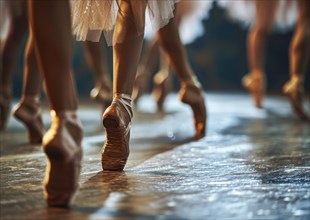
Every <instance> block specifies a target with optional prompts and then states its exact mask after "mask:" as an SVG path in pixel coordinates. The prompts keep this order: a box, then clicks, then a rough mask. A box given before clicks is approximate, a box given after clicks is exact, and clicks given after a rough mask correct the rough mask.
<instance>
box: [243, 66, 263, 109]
mask: <svg viewBox="0 0 310 220" xmlns="http://www.w3.org/2000/svg"><path fill="white" fill-rule="evenodd" d="M242 85H243V87H244V88H245V89H247V90H248V91H249V92H250V94H251V96H252V98H253V101H254V103H255V106H256V107H257V108H262V102H263V98H264V95H265V87H266V86H265V75H264V73H261V72H258V73H257V74H253V73H249V74H247V75H245V76H244V77H243V78H242Z"/></svg>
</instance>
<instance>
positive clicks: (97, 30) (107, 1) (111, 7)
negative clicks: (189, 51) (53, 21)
mask: <svg viewBox="0 0 310 220" xmlns="http://www.w3.org/2000/svg"><path fill="white" fill-rule="evenodd" d="M177 1H178V0H131V8H132V11H133V14H134V18H133V20H134V22H135V25H136V27H137V31H138V34H143V33H144V25H143V24H144V22H145V21H143V20H142V18H144V16H141V10H140V8H141V4H146V12H145V13H146V15H145V18H146V20H147V22H146V24H148V25H151V26H152V29H153V30H154V31H157V30H159V29H160V28H162V27H164V26H165V25H166V24H168V23H169V20H170V19H171V18H173V17H174V9H175V3H176V2H177ZM118 10H119V7H118V4H117V0H73V2H72V28H73V33H74V34H75V35H76V38H77V40H79V41H85V40H89V41H95V42H96V41H99V39H100V36H101V34H102V33H103V34H104V36H105V38H106V40H107V43H108V45H112V44H115V43H119V42H112V37H113V30H114V25H115V22H116V16H117V13H118ZM120 38H121V39H122V37H120Z"/></svg>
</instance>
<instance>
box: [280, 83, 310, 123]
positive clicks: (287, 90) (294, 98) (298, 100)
mask: <svg viewBox="0 0 310 220" xmlns="http://www.w3.org/2000/svg"><path fill="white" fill-rule="evenodd" d="M283 93H284V94H285V95H287V96H288V97H289V99H290V102H291V106H292V108H293V111H294V112H295V114H296V115H297V116H298V117H299V118H300V119H301V120H305V121H306V120H308V121H309V120H310V117H309V115H308V114H307V113H306V111H305V109H304V107H303V105H302V101H303V96H304V88H303V81H302V80H301V79H299V78H297V77H296V78H292V79H291V80H290V81H288V82H287V83H285V85H284V86H283Z"/></svg>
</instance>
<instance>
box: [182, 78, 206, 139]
mask: <svg viewBox="0 0 310 220" xmlns="http://www.w3.org/2000/svg"><path fill="white" fill-rule="evenodd" d="M179 98H180V100H181V101H182V102H183V103H186V104H188V105H190V107H191V108H192V111H193V114H194V125H195V130H196V133H195V139H200V138H202V137H204V136H205V133H206V120H207V110H206V106H205V100H204V93H203V90H202V89H201V86H200V85H199V83H198V82H195V81H189V82H185V83H182V85H181V90H180V92H179Z"/></svg>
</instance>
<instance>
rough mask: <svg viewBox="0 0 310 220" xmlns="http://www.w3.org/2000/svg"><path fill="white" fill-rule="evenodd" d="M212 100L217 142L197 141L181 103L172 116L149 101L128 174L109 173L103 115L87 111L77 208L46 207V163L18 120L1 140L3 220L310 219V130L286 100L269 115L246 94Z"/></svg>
mask: <svg viewBox="0 0 310 220" xmlns="http://www.w3.org/2000/svg"><path fill="white" fill-rule="evenodd" d="M206 102H207V105H208V111H209V118H208V135H207V136H206V137H205V138H203V139H201V140H199V141H193V140H192V139H191V137H192V135H193V134H194V130H193V126H192V118H191V111H190V109H189V108H188V107H187V106H185V105H183V104H182V103H180V102H179V101H178V100H177V96H176V95H170V96H169V97H168V100H167V102H166V106H165V107H166V108H165V109H166V113H164V114H159V113H155V112H156V109H155V104H154V101H153V100H152V98H151V97H150V96H144V97H142V99H141V100H140V102H139V103H138V105H137V106H136V111H135V116H134V122H133V125H132V140H131V156H130V158H129V162H128V165H127V166H126V169H125V171H124V172H102V171H101V164H100V150H101V146H102V145H103V143H104V140H105V134H104V130H103V128H102V127H101V122H100V110H99V108H98V107H97V106H96V105H95V104H92V103H82V104H81V108H80V110H79V116H80V118H81V120H82V123H83V126H84V130H85V137H84V141H83V149H84V158H83V170H82V175H81V180H80V191H79V192H78V194H77V196H76V199H75V200H74V202H73V204H72V206H71V208H70V209H59V208H47V207H46V205H45V202H44V200H43V192H42V178H43V175H44V169H45V163H46V161H45V156H44V154H43V153H42V150H41V148H40V146H38V145H29V144H27V135H26V132H25V129H24V128H23V126H22V125H20V124H19V123H18V122H16V121H15V120H14V119H12V118H11V119H10V122H9V125H8V129H7V130H6V131H5V132H2V133H1V148H0V150H1V157H0V175H1V176H0V177H1V178H0V181H1V197H0V205H1V206H0V218H1V219H42V218H43V219H119V218H121V219H122V218H128V219H309V218H310V213H309V210H310V204H309V201H310V191H309V189H310V150H309V149H310V147H309V144H310V137H309V134H310V126H309V125H308V124H307V123H302V122H300V121H299V120H298V119H297V118H296V117H295V116H294V115H293V114H292V112H291V109H290V106H289V103H288V102H287V100H286V99H285V98H284V97H271V98H268V99H267V100H266V102H265V109H260V110H259V109H255V107H253V106H252V102H251V100H250V98H249V97H248V96H247V95H239V94H207V100H206ZM308 110H309V109H308ZM44 121H45V124H46V127H48V124H49V115H48V112H47V111H44Z"/></svg>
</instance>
